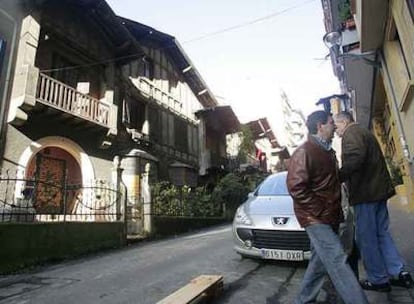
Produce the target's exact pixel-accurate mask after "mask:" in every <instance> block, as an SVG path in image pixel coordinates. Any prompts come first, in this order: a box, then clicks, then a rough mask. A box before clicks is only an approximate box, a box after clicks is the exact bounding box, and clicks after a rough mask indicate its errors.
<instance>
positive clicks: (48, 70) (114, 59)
mask: <svg viewBox="0 0 414 304" xmlns="http://www.w3.org/2000/svg"><path fill="white" fill-rule="evenodd" d="M310 2H315V0H307V1H305V2H302V3H300V4H297V5H294V6H291V7H288V8H286V9H283V10H281V11H278V12H274V13H272V14H269V15H266V16H263V17H260V18H257V19H254V20H250V21H247V22H244V23H239V24H237V25H233V26H230V27H227V28H223V29H221V30H217V31H214V32H211V33H207V34H204V35H201V36H199V37H195V38H192V39H189V40H186V41H184V42H183V43H182V44H188V43H193V42H195V41H199V40H202V39H206V38H209V37H212V36H217V35H219V34H222V33H226V32H230V31H233V30H236V29H239V28H243V27H247V26H250V25H253V24H256V23H259V22H262V21H265V20H268V19H272V18H275V17H277V16H279V15H282V14H285V13H287V12H289V11H292V10H295V9H298V8H300V7H302V6H305V5H306V4H308V3H310ZM170 47H172V45H167V46H163V47H160V48H155V50H163V49H168V48H170ZM142 56H143V54H142V53H137V54H132V55H127V56H121V57H114V58H109V59H106V60H102V61H95V62H91V63H87V64H79V65H73V66H67V67H61V68H54V69H45V70H41V71H40V72H42V73H51V72H57V71H64V70H72V69H79V68H86V67H91V66H95V65H101V64H105V63H111V62H116V61H119V60H123V59H127V58H133V57H142Z"/></svg>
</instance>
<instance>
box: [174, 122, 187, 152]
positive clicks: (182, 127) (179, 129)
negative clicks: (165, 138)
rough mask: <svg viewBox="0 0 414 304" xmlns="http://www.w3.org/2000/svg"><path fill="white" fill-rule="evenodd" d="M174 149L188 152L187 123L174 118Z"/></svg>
mask: <svg viewBox="0 0 414 304" xmlns="http://www.w3.org/2000/svg"><path fill="white" fill-rule="evenodd" d="M174 133H175V147H176V148H177V150H179V151H181V152H188V132H187V123H186V122H185V121H184V120H182V119H180V118H178V117H175V121H174Z"/></svg>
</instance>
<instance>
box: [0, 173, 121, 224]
mask: <svg viewBox="0 0 414 304" xmlns="http://www.w3.org/2000/svg"><path fill="white" fill-rule="evenodd" d="M121 198H122V193H121V191H120V189H117V186H116V184H113V183H110V182H108V181H105V180H93V181H91V182H89V183H87V184H79V183H77V184H75V183H74V184H70V183H67V182H66V181H65V180H63V181H59V180H53V179H47V178H43V179H42V178H26V177H24V176H23V174H22V172H19V171H15V172H13V171H11V170H1V169H0V222H33V221H39V222H50V221H53V222H62V221H82V222H90V221H92V222H95V221H105V222H108V221H120V220H122V203H121V201H122V199H121Z"/></svg>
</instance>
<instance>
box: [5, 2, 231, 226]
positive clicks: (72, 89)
mask: <svg viewBox="0 0 414 304" xmlns="http://www.w3.org/2000/svg"><path fill="white" fill-rule="evenodd" d="M1 8H2V9H1V10H0V13H2V14H5V12H7V16H8V17H7V19H4V18H1V29H2V31H1V32H0V35H1V36H0V37H2V38H1V39H2V40H1V50H2V53H3V57H4V58H5V60H6V61H4V60H3V63H5V64H7V65H8V66H7V67H6V68H2V74H1V75H2V78H1V81H2V82H3V83H5V81H6V80H5V79H8V78H7V75H9V76H10V77H9V78H10V79H11V82H10V87H7V86H5V88H6V90H5V91H4V92H1V93H2V94H1V95H0V96H2V104H1V106H2V108H1V109H2V111H4V115H3V114H2V115H3V116H5V113H6V112H5V111H6V108H8V109H7V110H8V111H7V114H8V116H7V120H8V125H7V130H6V132H5V133H6V134H5V141H4V155H3V158H2V161H1V166H2V167H3V170H17V179H19V180H21V181H25V183H20V184H19V185H20V186H19V185H18V186H16V189H15V193H16V196H17V197H19V196H24V194H23V192H24V190H25V187H26V185H27V184H28V182H27V181H32V180H33V181H39V180H41V181H42V182H45V181H46V180H47V181H48V182H49V183H53V185H57V186H58V185H63V186H64V187H66V188H68V187H69V188H73V187H75V186H76V187H77V189H78V190H79V191H80V192H82V191H84V189H85V188H88V189H89V188H90V185H91V183H92V184H94V185H95V184H96V183H102V182H103V181H114V182H116V181H118V183H119V179H118V180H117V178H116V170H115V169H116V168H115V166H116V165H117V164H118V163H119V162H120V164H121V166H122V167H123V168H124V172H123V176H122V177H123V181H124V182H125V184H126V186H127V189H128V203H127V211H128V213H129V215H130V217H129V219H130V220H131V223H132V224H131V225H129V226H128V229H129V231H130V232H131V233H141V232H142V231H144V230H146V229H147V228H146V226H145V225H146V224H145V220H144V218H145V216H146V215H148V214H149V213H148V210H147V211H144V206H143V204H144V203H149V201H150V197H149V185H150V184H151V183H154V182H156V181H159V180H169V181H171V182H173V183H174V184H176V185H184V184H186V185H190V186H195V185H197V183H198V180H199V175H205V174H207V173H208V172H209V169H210V168H213V167H216V166H219V165H220V164H219V159H220V158H221V157H225V145H226V142H225V135H226V134H228V133H230V132H233V131H235V130H237V128H238V120H237V117H235V115H234V113H233V111H232V109H231V108H230V107H220V106H219V105H218V103H217V101H216V99H215V98H214V95H213V94H212V93H211V91H210V90H209V88H208V87H207V85H206V84H205V82H204V80H203V79H202V77H201V76H200V74H199V73H198V71H197V69H196V68H195V66H194V65H193V63H192V62H191V61H190V59H189V58H188V56H187V55H186V54H185V52H184V50H183V49H182V47H181V46H180V45H179V43H178V42H177V40H176V39H175V38H174V37H172V36H170V35H168V34H165V33H161V32H159V31H157V30H155V29H153V28H151V27H149V26H146V25H143V24H140V23H137V22H135V21H132V20H128V19H125V18H122V17H119V16H116V15H115V14H114V12H113V11H112V9H111V8H110V7H109V6H108V4H107V3H106V2H105V1H98V0H62V1H59V2H58V1H42V0H39V1H30V0H19V1H12V0H9V1H3V2H2V4H1ZM10 16H14V17H13V18H9V17H10ZM3 23H4V24H5V25H4V29H5V30H4V31H3ZM13 26H14V29H15V31H14V32H13V31H9V30H10V29H13ZM3 32H4V33H6V32H8V33H15V32H17V33H18V34H17V35H15V36H13V34H8V36H7V35H6V34H3ZM14 37H16V39H15V42H13V43H10V44H9V43H7V44H6V49H4V47H3V46H4V45H5V44H4V43H5V42H4V41H6V42H8V41H13V39H14ZM8 46H10V49H9V48H8ZM13 54H15V55H13ZM4 55H6V56H4ZM13 56H14V57H13ZM11 59H13V60H11ZM3 70H4V71H6V70H7V73H9V74H3ZM11 71H13V73H11ZM4 73H6V72H4ZM4 75H6V76H4ZM1 88H2V90H4V89H3V86H2V87H1ZM211 111H213V112H214V114H213V115H210V114H208V113H210V112H211ZM2 113H3V112H2ZM196 113H198V114H199V115H198V116H196ZM2 132H3V128H2ZM36 183H37V182H36ZM24 184H26V185H24ZM19 187H20V188H21V189H20V188H19ZM66 188H65V189H66ZM33 189H34V190H33ZM33 189H32V190H31V191H34V192H35V193H34V194H32V196H33V197H35V198H36V199H37V200H38V199H39V197H40V196H39V191H43V190H44V189H43V188H42V189H43V190H42V189H40V190H39V188H38V187H37V186H34V188H33ZM26 192H27V191H26ZM43 192H44V191H43ZM43 192H42V193H43ZM54 192H56V191H54ZM91 196H92V197H93V196H96V197H98V196H100V195H98V194H96V195H95V194H91ZM76 197H77V199H78V201H79V200H80V204H81V205H83V207H82V208H83V209H85V208H86V209H88V210H92V209H94V208H95V207H94V208H92V207H91V206H89V205H87V206H85V204H86V203H85V202H84V200H85V196H83V198H81V199H79V198H78V197H79V193H78V194H77V195H76ZM51 202H53V206H55V207H53V208H52V209H53V212H54V213H59V212H60V211H59V210H61V205H62V204H64V205H65V207H64V209H65V212H66V213H69V214H71V215H76V214H77V213H78V211H77V209H76V207H75V205H76V203H75V202H76V199H75V198H71V199H70V201H69V200H67V199H66V198H65V197H64V196H63V195H57V194H56V193H55V194H54V196H53V199H52V198H51V197H47V198H45V200H44V201H43V202H42V203H35V204H36V205H35V206H34V208H35V211H36V212H37V213H38V212H40V210H41V211H42V212H46V213H47V212H48V210H49V211H50V210H52V209H51V207H50V206H49V205H50V203H51ZM39 204H40V205H39ZM101 207H102V206H101ZM83 211H85V210H83ZM118 211H119V210H118ZM69 218H70V217H66V220H67V219H69ZM89 219H90V218H89ZM93 219H94V218H93ZM148 229H149V228H148Z"/></svg>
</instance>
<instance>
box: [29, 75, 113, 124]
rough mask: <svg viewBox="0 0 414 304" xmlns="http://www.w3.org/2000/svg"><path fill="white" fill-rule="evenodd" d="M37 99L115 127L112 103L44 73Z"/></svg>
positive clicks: (39, 82) (40, 76)
mask: <svg viewBox="0 0 414 304" xmlns="http://www.w3.org/2000/svg"><path fill="white" fill-rule="evenodd" d="M36 100H37V101H39V102H41V103H43V104H46V105H48V106H51V107H54V108H56V109H58V110H61V111H64V112H67V113H70V114H73V115H75V116H78V117H81V118H83V119H86V120H89V121H92V122H94V123H96V124H99V125H102V126H104V127H107V128H112V127H113V122H112V120H111V119H112V115H111V114H112V112H113V111H112V109H111V106H112V105H111V104H108V103H106V102H104V101H101V100H98V99H96V98H93V97H91V96H89V95H86V94H83V93H81V92H78V91H77V90H75V89H74V88H72V87H70V86H68V85H66V84H64V83H62V82H60V81H57V80H56V79H53V78H52V77H49V76H47V75H45V74H42V73H40V74H39V81H38V86H37V91H36ZM115 114H116V113H115Z"/></svg>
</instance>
